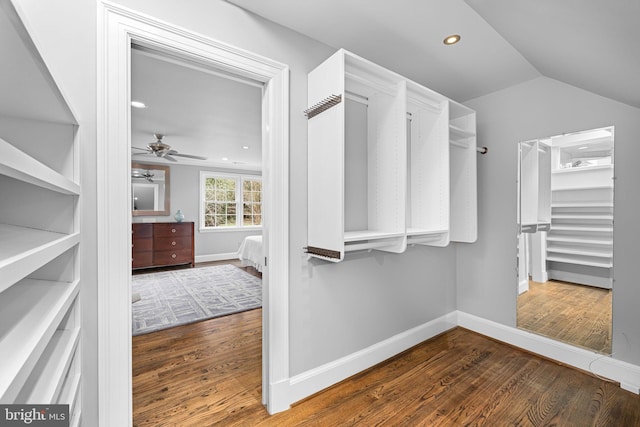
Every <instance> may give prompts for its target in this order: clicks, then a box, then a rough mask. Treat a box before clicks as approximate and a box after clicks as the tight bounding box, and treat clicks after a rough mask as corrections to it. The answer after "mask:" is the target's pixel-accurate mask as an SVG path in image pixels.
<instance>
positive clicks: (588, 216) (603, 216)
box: [551, 213, 613, 221]
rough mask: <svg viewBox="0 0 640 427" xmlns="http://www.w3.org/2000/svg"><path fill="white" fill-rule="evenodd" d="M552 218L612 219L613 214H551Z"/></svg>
mask: <svg viewBox="0 0 640 427" xmlns="http://www.w3.org/2000/svg"><path fill="white" fill-rule="evenodd" d="M551 217H552V218H556V219H606V220H611V221H613V215H611V214H609V215H607V214H594V213H585V214H569V213H562V214H559V213H558V214H551Z"/></svg>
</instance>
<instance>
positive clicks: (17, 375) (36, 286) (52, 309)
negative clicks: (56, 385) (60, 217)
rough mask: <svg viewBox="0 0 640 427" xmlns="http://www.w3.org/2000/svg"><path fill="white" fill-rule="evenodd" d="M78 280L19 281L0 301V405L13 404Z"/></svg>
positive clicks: (76, 290) (49, 338)
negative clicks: (0, 355) (0, 366)
mask: <svg viewBox="0 0 640 427" xmlns="http://www.w3.org/2000/svg"><path fill="white" fill-rule="evenodd" d="M79 288H80V286H79V280H76V281H73V282H53V281H48V280H33V279H25V280H22V281H21V282H20V283H19V284H17V285H16V286H12V287H10V288H9V289H7V290H5V291H4V292H3V293H2V298H1V299H0V354H2V355H3V356H2V359H3V360H2V370H0V402H3V403H6V402H13V401H14V399H15V397H16V396H17V395H18V393H19V392H20V390H21V389H22V387H23V386H24V384H25V382H26V381H27V379H28V377H29V375H30V374H31V372H32V369H33V368H34V366H36V364H37V362H38V360H39V359H40V356H41V355H42V354H43V352H44V350H45V348H46V347H47V345H48V344H49V341H50V340H51V338H52V337H53V334H54V332H55V330H56V328H57V327H58V325H59V324H60V322H61V321H62V319H63V318H64V316H65V315H66V313H67V311H68V309H69V307H70V306H71V304H72V303H73V301H74V299H75V297H76V296H77V294H78V291H79Z"/></svg>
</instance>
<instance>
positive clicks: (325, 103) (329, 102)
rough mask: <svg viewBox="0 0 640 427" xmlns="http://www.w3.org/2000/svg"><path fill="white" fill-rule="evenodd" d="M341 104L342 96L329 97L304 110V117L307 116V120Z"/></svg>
mask: <svg viewBox="0 0 640 427" xmlns="http://www.w3.org/2000/svg"><path fill="white" fill-rule="evenodd" d="M341 102H342V95H330V96H328V97H327V98H325V99H323V100H322V101H320V102H318V103H317V104H314V105H312V106H311V107H309V108H307V109H306V110H304V115H305V116H307V119H310V118H312V117H315V116H317V115H318V114H320V113H322V112H323V111H326V110H328V109H329V108H331V107H333V106H335V105H338V104H340V103H341Z"/></svg>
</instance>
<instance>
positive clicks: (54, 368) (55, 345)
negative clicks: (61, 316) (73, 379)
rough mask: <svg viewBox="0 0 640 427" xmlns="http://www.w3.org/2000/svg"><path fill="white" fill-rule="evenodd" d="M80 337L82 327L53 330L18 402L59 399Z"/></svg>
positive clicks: (33, 402)
mask: <svg viewBox="0 0 640 427" xmlns="http://www.w3.org/2000/svg"><path fill="white" fill-rule="evenodd" d="M79 338H80V329H79V328H76V329H72V330H57V331H55V332H54V334H53V337H52V338H51V340H50V341H49V344H48V345H47V347H46V349H45V350H44V352H43V353H42V356H41V357H40V360H39V361H38V363H37V365H36V366H35V368H34V369H33V372H32V374H31V376H29V378H28V379H27V382H26V383H25V385H24V386H23V388H22V390H20V394H19V395H18V397H17V398H16V402H20V403H26V404H34V405H35V404H39V403H53V402H56V401H57V398H58V396H59V394H60V391H61V390H62V384H63V383H64V381H65V378H66V374H67V370H68V369H69V366H70V364H71V361H72V359H73V354H74V352H75V350H76V348H77V347H78V340H79Z"/></svg>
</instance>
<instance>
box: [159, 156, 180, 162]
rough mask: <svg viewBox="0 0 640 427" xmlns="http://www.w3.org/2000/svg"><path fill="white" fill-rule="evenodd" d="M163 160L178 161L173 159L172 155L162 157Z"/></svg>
mask: <svg viewBox="0 0 640 427" xmlns="http://www.w3.org/2000/svg"><path fill="white" fill-rule="evenodd" d="M162 158H163V159H167V160H169V161H170V162H177V160H176V159H174V158H173V157H171V155H169V154H165V155H164V156H162Z"/></svg>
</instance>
